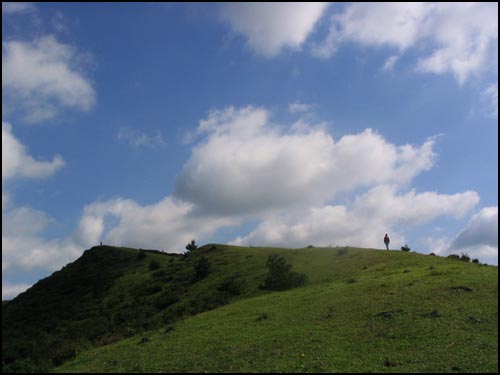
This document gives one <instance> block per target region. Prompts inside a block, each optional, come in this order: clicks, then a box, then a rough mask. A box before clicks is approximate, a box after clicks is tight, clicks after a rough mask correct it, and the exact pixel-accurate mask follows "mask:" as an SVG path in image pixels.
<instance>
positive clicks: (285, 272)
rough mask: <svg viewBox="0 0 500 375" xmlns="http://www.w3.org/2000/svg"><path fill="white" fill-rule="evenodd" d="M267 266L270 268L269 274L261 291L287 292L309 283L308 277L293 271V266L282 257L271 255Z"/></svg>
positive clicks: (261, 286)
mask: <svg viewBox="0 0 500 375" xmlns="http://www.w3.org/2000/svg"><path fill="white" fill-rule="evenodd" d="M266 265H267V267H268V268H269V273H268V274H267V276H266V279H265V280H264V283H263V284H262V285H260V289H265V290H287V289H292V288H296V287H299V286H302V285H304V284H305V283H306V282H307V276H306V275H305V274H303V273H297V272H294V271H292V265H291V264H289V263H287V261H286V259H285V258H284V257H282V256H280V255H277V254H273V255H269V257H268V258H267V263H266Z"/></svg>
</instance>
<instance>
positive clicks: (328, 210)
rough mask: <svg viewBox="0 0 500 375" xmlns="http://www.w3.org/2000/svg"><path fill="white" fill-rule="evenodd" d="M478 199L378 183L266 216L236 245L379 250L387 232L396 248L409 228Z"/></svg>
mask: <svg viewBox="0 0 500 375" xmlns="http://www.w3.org/2000/svg"><path fill="white" fill-rule="evenodd" d="M478 201H479V197H478V195H477V193H475V192H469V191H468V192H465V193H460V194H453V195H446V194H437V193H429V192H425V193H420V194H417V193H415V191H414V190H412V191H410V192H407V193H404V194H399V193H398V191H397V187H396V186H395V185H391V186H388V185H382V186H377V187H375V188H373V189H371V190H370V191H368V192H367V193H365V194H363V195H361V196H359V197H357V198H356V200H355V202H354V203H353V204H352V205H351V206H349V207H348V206H344V205H337V206H332V205H326V206H323V207H319V208H312V209H307V210H304V211H297V212H294V213H293V214H285V215H276V216H274V217H272V218H269V219H267V220H264V221H263V222H261V223H260V224H259V225H258V227H257V228H256V229H255V230H254V231H252V232H251V233H250V234H248V235H247V236H243V237H238V238H237V239H235V240H234V241H233V242H232V243H233V244H237V245H274V246H292V247H300V246H307V245H310V244H313V245H315V246H330V245H331V246H360V247H372V248H381V247H382V246H383V236H384V234H385V233H390V237H391V244H392V246H393V247H396V248H398V249H399V247H400V246H402V245H403V244H404V243H405V239H404V234H403V233H404V232H405V230H407V229H408V228H412V227H415V226H417V225H420V224H423V223H427V222H430V221H432V220H434V219H435V218H437V217H439V216H457V217H460V216H462V215H464V214H465V213H466V212H467V211H469V210H470V209H471V208H472V207H473V206H474V205H476V204H477V202H478Z"/></svg>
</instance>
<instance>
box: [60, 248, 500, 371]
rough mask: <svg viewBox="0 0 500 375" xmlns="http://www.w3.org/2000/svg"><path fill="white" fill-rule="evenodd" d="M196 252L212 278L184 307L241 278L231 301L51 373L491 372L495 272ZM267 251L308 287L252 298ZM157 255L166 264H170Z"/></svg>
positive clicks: (379, 259)
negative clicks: (283, 260)
mask: <svg viewBox="0 0 500 375" xmlns="http://www.w3.org/2000/svg"><path fill="white" fill-rule="evenodd" d="M210 249H212V250H210ZM198 251H199V252H200V253H203V254H204V255H205V256H206V257H208V258H209V259H210V261H211V264H212V272H211V273H210V274H209V275H208V277H206V279H204V280H203V282H198V283H195V284H194V285H193V287H192V288H190V289H189V291H188V292H186V293H188V294H189V296H190V297H189V298H191V300H192V299H193V298H200V299H203V295H207V293H208V294H209V291H211V290H213V289H214V288H215V287H216V286H217V285H220V282H221V280H223V279H224V278H225V277H227V276H228V275H236V276H237V277H239V278H240V279H241V280H243V281H244V288H243V290H242V293H241V294H240V295H239V296H237V297H235V298H234V299H232V300H231V302H230V303H228V304H226V305H224V306H222V307H218V308H215V309H213V310H211V311H205V312H200V313H198V314H195V315H193V316H184V317H183V318H182V319H181V320H177V321H174V322H165V323H164V324H161V325H160V326H159V328H156V329H154V330H151V331H147V330H146V331H144V332H141V333H139V334H137V335H135V336H132V337H130V338H127V339H125V340H122V341H119V342H117V343H114V344H111V345H107V346H102V347H98V348H94V349H90V350H85V351H79V352H78V353H77V355H76V357H75V358H74V359H72V360H70V361H68V362H66V363H64V364H63V365H62V366H60V367H57V368H56V369H55V370H54V371H56V372H204V371H207V372H399V373H404V372H497V370H498V268H497V267H493V266H484V265H479V264H472V263H467V262H462V261H459V260H454V259H448V258H441V257H435V256H428V255H422V254H416V253H406V252H401V251H390V252H386V251H382V250H374V249H356V248H311V249H309V248H308V249H272V248H242V247H231V246H223V245H217V247H216V248H214V247H210V246H206V247H204V248H202V249H200V250H198ZM274 253H278V254H281V255H283V256H284V257H285V258H286V259H287V260H288V261H289V262H290V263H291V264H292V265H293V269H294V270H295V271H297V272H301V273H305V274H306V275H307V276H308V280H309V281H308V283H307V285H306V286H303V287H300V288H297V289H293V290H288V291H283V292H267V291H262V290H259V289H258V286H259V284H260V283H261V282H262V280H263V278H264V276H265V274H266V267H265V262H266V259H267V257H268V256H269V255H270V254H274ZM148 256H149V255H148ZM157 257H158V259H160V260H161V261H162V262H165V263H164V264H163V263H162V264H161V265H160V266H161V267H168V264H167V263H166V262H171V261H169V260H167V258H166V257H163V258H162V257H161V255H158V256H157ZM172 263H173V262H172ZM141 275H142V273H136V274H128V275H126V276H125V277H124V278H122V279H121V281H119V282H117V283H115V286H114V288H126V287H127V285H128V284H130V283H132V280H131V278H132V277H135V278H137V277H139V276H141ZM141 277H146V276H141ZM127 278H128V279H127ZM120 283H121V284H120ZM184 298H187V295H186V296H185V297H184ZM178 304H182V301H179V302H178Z"/></svg>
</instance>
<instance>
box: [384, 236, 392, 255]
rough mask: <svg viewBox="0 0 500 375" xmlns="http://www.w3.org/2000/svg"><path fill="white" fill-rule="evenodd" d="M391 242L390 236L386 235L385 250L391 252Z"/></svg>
mask: <svg viewBox="0 0 500 375" xmlns="http://www.w3.org/2000/svg"><path fill="white" fill-rule="evenodd" d="M390 242H391V240H390V239H389V236H388V235H387V233H386V234H385V237H384V243H385V248H386V249H387V251H389V243H390Z"/></svg>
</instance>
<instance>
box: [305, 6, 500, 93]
mask: <svg viewBox="0 0 500 375" xmlns="http://www.w3.org/2000/svg"><path fill="white" fill-rule="evenodd" d="M347 42H353V43H359V44H362V45H365V46H374V47H389V48H395V49H397V50H398V52H399V54H401V53H404V52H405V51H406V50H408V49H410V48H418V49H419V50H420V51H425V52H423V54H424V55H423V56H421V57H420V59H419V60H418V62H417V65H416V68H417V70H418V71H421V72H426V73H435V74H444V73H452V74H453V75H454V76H455V77H456V79H457V81H458V82H459V84H463V83H464V82H466V81H467V80H468V79H469V78H470V77H471V76H474V75H478V74H480V73H481V72H482V71H483V70H484V69H486V68H488V65H490V64H491V61H490V60H492V59H493V58H494V56H493V55H494V53H495V51H496V50H497V49H496V48H497V47H496V44H497V43H498V3H460V4H458V3H369V4H365V3H363V4H361V3H355V4H351V5H349V6H348V7H347V8H346V9H345V11H343V12H341V13H337V14H334V15H333V16H332V18H331V26H330V30H329V33H328V35H327V37H326V38H325V39H324V41H323V42H321V43H318V44H316V46H315V48H314V50H313V52H314V54H316V55H317V56H319V57H325V58H326V57H330V56H331V55H332V54H333V53H334V52H335V51H336V50H337V49H338V47H339V46H340V45H341V44H342V43H347ZM496 61H497V63H496V64H495V66H494V67H493V69H495V70H496V69H498V57H496ZM386 65H388V67H390V66H392V65H393V61H392V60H387V61H386ZM490 68H491V67H490Z"/></svg>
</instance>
